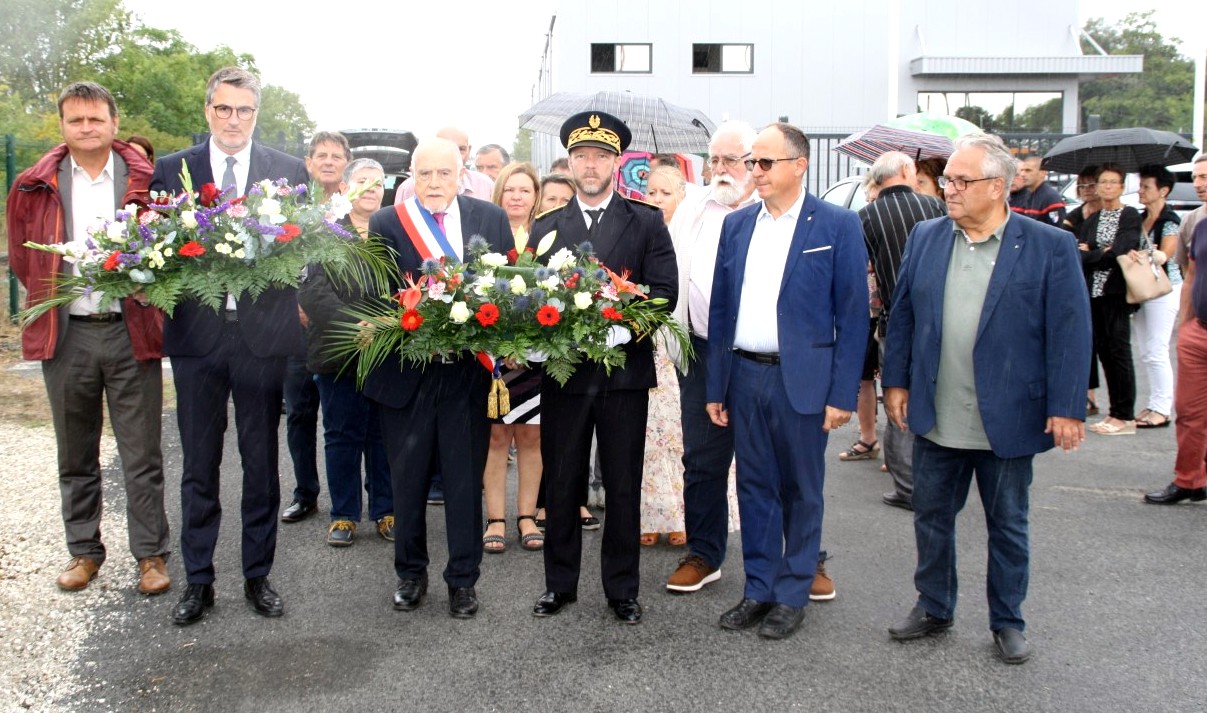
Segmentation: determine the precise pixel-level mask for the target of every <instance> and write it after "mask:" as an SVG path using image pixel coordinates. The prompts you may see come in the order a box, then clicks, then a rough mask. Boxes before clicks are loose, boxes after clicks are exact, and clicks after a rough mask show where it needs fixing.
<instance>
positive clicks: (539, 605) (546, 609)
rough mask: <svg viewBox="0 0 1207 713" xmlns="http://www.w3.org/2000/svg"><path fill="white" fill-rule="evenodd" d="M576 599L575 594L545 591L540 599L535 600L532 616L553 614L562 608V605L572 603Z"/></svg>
mask: <svg viewBox="0 0 1207 713" xmlns="http://www.w3.org/2000/svg"><path fill="white" fill-rule="evenodd" d="M577 601H578V595H577V594H563V593H561V592H545V593H544V594H542V595H541V597H540V599H537V600H536V606H534V607H532V615H533V616H553V615H554V614H556V613H558V612H559V611H561V610H562V607H564V606H566V605H567V604H573V603H574V602H577Z"/></svg>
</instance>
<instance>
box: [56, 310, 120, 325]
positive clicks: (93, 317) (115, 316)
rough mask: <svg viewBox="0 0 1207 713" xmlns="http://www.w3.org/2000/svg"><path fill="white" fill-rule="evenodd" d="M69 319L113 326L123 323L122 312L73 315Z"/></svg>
mask: <svg viewBox="0 0 1207 713" xmlns="http://www.w3.org/2000/svg"><path fill="white" fill-rule="evenodd" d="M68 317H69V318H70V319H71V320H72V321H74V322H91V323H93V324H113V323H114V322H120V321H122V313H121V312H98V313H97V314H72V315H68Z"/></svg>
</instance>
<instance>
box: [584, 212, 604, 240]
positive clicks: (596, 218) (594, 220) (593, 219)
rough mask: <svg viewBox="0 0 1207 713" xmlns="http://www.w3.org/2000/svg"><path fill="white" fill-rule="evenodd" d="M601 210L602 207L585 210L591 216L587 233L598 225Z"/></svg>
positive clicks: (601, 214) (601, 213)
mask: <svg viewBox="0 0 1207 713" xmlns="http://www.w3.org/2000/svg"><path fill="white" fill-rule="evenodd" d="M603 212H604V209H603V208H596V209H595V210H589V211H586V213H587V215H588V216H590V218H591V224H590V225H588V226H587V235H590V234H591V233H594V232H595V228H596V226H598V225H599V219H600V217H601V216H603Z"/></svg>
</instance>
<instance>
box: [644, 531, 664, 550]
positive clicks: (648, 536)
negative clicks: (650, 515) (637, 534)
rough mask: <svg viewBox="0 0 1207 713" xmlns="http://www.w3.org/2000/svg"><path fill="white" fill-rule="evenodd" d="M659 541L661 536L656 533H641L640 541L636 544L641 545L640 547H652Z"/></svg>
mask: <svg viewBox="0 0 1207 713" xmlns="http://www.w3.org/2000/svg"><path fill="white" fill-rule="evenodd" d="M661 539H662V535H660V534H658V533H657V532H643V533H641V539H640V540H638V542H640V543H641V546H642V547H653V546H654V545H656V544H658V541H659V540H661Z"/></svg>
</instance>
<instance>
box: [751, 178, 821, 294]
mask: <svg viewBox="0 0 1207 713" xmlns="http://www.w3.org/2000/svg"><path fill="white" fill-rule="evenodd" d="M816 200H817V199H816V198H814V197H813V196H811V195H809V194H808V193H806V194H805V200H804V203H802V204H801V208H800V215H798V216H797V218H796V229H795V230H793V231H792V245H791V246H790V247H789V248H788V260H787V262H786V263H785V264H784V277H783V279H782V280H781V281H780V291H781V292H782V291H783V290H784V286H785V285H787V284H788V276H789V275H791V274H792V270H793V268H795V267H796V263H797V261H798V260H800V256H801V254H802V253H804V251H805V245H807V244H808V242H809V235H810V233H811V232H812V228H813V213H814V211H816V210H817V205H816V203H815V201H816ZM756 215H757V213H756Z"/></svg>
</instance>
